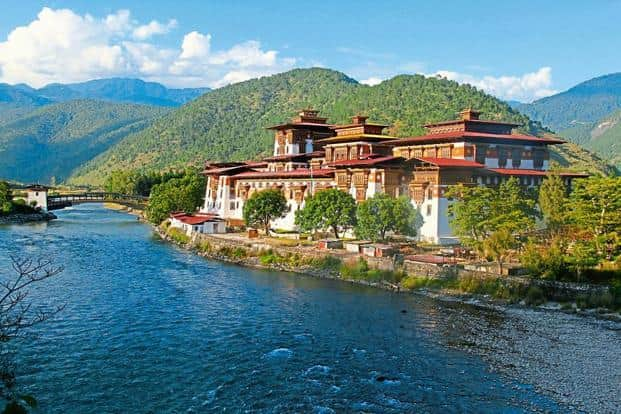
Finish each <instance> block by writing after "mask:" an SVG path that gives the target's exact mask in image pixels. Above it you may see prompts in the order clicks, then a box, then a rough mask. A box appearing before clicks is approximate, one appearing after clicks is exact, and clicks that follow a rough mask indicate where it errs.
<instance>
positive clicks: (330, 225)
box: [295, 188, 356, 239]
mask: <svg viewBox="0 0 621 414" xmlns="http://www.w3.org/2000/svg"><path fill="white" fill-rule="evenodd" d="M295 224H297V225H298V226H300V228H301V229H302V230H304V231H314V230H317V229H330V230H331V231H332V233H333V234H334V237H336V238H337V239H338V238H339V229H344V228H348V227H351V226H353V225H354V224H356V201H355V200H354V199H353V197H352V196H351V195H350V194H349V193H346V192H344V191H341V190H339V189H337V188H330V189H327V190H321V191H318V192H317V193H316V194H315V195H314V196H312V197H309V198H308V199H307V200H306V203H305V205H304V208H303V209H302V210H298V211H296V213H295Z"/></svg>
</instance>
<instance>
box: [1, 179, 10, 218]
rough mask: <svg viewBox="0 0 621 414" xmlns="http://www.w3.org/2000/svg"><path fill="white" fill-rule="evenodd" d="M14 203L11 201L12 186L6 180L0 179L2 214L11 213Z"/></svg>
mask: <svg viewBox="0 0 621 414" xmlns="http://www.w3.org/2000/svg"><path fill="white" fill-rule="evenodd" d="M12 205H13V203H12V202H11V188H10V187H9V183H7V182H6V181H0V214H9V213H10V212H11V209H12Z"/></svg>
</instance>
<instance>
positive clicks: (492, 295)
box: [160, 227, 621, 313]
mask: <svg viewBox="0 0 621 414" xmlns="http://www.w3.org/2000/svg"><path fill="white" fill-rule="evenodd" d="M160 234H163V237H165V238H167V239H168V240H170V241H172V242H174V243H176V244H178V245H182V246H185V247H186V248H190V249H193V250H195V251H196V252H197V253H198V254H200V255H201V256H205V257H209V258H212V259H217V260H224V261H228V262H233V263H236V264H240V265H243V266H250V267H261V268H268V269H274V270H284V271H290V272H295V273H301V274H307V275H311V276H318V277H330V278H337V279H341V280H344V281H350V282H355V283H361V284H365V285H373V286H377V287H382V288H387V289H391V290H404V291H427V292H429V291H431V292H435V293H438V294H442V295H451V296H462V295H468V296H473V295H474V296H478V297H481V298H486V299H492V300H496V301H502V302H504V303H508V304H518V303H519V304H524V305H528V306H539V305H542V304H545V303H546V302H556V303H560V304H561V306H562V307H563V308H565V309H568V310H571V309H601V310H602V313H603V312H604V309H606V310H612V311H621V284H620V285H612V286H609V287H600V288H597V289H595V290H589V289H586V290H585V291H584V292H582V293H581V292H578V291H575V290H572V289H565V288H563V286H562V284H561V283H560V282H554V281H541V280H537V279H528V278H519V279H516V278H509V277H505V276H494V275H485V276H481V275H471V274H460V275H458V276H453V277H447V278H437V277H421V276H417V275H412V274H408V273H407V272H405V271H404V270H403V269H396V270H380V269H377V268H373V267H372V266H370V265H369V263H368V261H367V260H365V259H364V258H363V257H358V258H357V259H356V260H353V261H349V260H348V261H344V260H341V259H340V258H339V257H336V256H333V255H330V254H328V253H326V254H324V255H321V256H317V255H315V256H313V257H309V256H305V255H304V254H300V253H299V252H290V251H286V250H285V249H286V248H284V247H282V246H281V247H280V248H278V247H275V248H269V249H259V250H257V249H253V248H251V247H247V246H240V245H222V244H217V243H211V242H210V241H208V240H206V239H204V238H199V239H197V240H195V241H193V240H192V239H191V238H190V237H189V236H188V235H187V234H185V233H184V232H183V231H181V230H179V229H177V228H171V227H160ZM585 286H587V285H585Z"/></svg>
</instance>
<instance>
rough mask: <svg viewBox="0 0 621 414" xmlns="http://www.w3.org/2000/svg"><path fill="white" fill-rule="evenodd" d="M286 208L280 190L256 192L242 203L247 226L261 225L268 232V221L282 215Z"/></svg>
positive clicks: (285, 202)
mask: <svg viewBox="0 0 621 414" xmlns="http://www.w3.org/2000/svg"><path fill="white" fill-rule="evenodd" d="M286 210H287V200H286V199H285V196H283V195H282V193H281V192H280V190H275V189H274V190H263V191H259V192H256V193H254V194H252V196H250V198H249V199H248V200H247V201H246V203H245V204H244V211H243V214H244V221H245V222H246V225H248V226H256V227H263V229H264V230H265V234H266V235H267V234H269V230H270V222H271V221H272V220H274V219H277V218H279V217H282V216H283V215H284V214H285V211H286Z"/></svg>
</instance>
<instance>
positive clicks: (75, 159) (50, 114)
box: [0, 100, 169, 183]
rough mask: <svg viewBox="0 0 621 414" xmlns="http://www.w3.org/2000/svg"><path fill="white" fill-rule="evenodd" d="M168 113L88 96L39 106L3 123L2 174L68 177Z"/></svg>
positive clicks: (0, 133)
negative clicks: (90, 99) (102, 100)
mask: <svg viewBox="0 0 621 414" xmlns="http://www.w3.org/2000/svg"><path fill="white" fill-rule="evenodd" d="M168 111H169V110H168V109H167V108H162V107H153V106H146V105H135V104H119V103H110V102H101V101H89V100H79V101H70V102H63V103H57V104H50V105H46V106H43V107H41V108H39V109H35V110H33V111H31V112H29V113H27V114H25V115H21V116H18V117H17V118H16V119H13V120H12V121H10V122H7V123H5V124H4V125H0V177H2V178H6V179H13V180H17V181H22V182H45V183H48V182H50V181H53V180H55V181H61V180H64V179H66V178H67V177H68V176H69V175H70V174H71V173H72V172H73V170H74V169H75V168H77V167H78V166H80V165H81V164H82V163H84V162H86V161H88V160H90V159H91V158H93V157H94V156H96V155H98V154H100V153H102V152H104V151H106V150H107V149H108V148H110V147H111V146H112V145H114V144H116V143H118V142H119V141H121V140H122V139H123V138H124V137H126V136H127V135H129V134H132V133H135V132H137V131H140V130H142V129H144V128H145V127H146V126H148V125H150V124H151V123H152V122H153V120H154V119H155V118H158V117H160V116H162V115H164V114H165V113H167V112H168ZM52 177H54V179H52Z"/></svg>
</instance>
